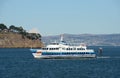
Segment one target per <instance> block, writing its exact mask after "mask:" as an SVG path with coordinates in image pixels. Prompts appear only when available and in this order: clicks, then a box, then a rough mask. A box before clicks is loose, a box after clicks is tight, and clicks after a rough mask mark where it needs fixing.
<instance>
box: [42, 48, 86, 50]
mask: <svg viewBox="0 0 120 78" xmlns="http://www.w3.org/2000/svg"><path fill="white" fill-rule="evenodd" d="M42 49H43V50H48V49H49V50H59V48H42ZM76 49H77V50H85V49H84V48H62V50H76Z"/></svg>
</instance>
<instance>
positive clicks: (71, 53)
mask: <svg viewBox="0 0 120 78" xmlns="http://www.w3.org/2000/svg"><path fill="white" fill-rule="evenodd" d="M76 54H94V53H89V52H65V53H57V52H56V53H51V52H50V53H49V52H42V55H76Z"/></svg>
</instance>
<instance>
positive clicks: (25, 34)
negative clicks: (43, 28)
mask: <svg viewBox="0 0 120 78" xmlns="http://www.w3.org/2000/svg"><path fill="white" fill-rule="evenodd" d="M9 32H11V33H18V34H21V35H22V37H23V38H24V37H27V38H28V39H31V40H37V39H41V35H40V34H39V33H28V32H26V30H25V29H23V27H22V26H20V27H16V26H14V25H11V26H9V28H7V26H6V25H5V24H0V33H9Z"/></svg>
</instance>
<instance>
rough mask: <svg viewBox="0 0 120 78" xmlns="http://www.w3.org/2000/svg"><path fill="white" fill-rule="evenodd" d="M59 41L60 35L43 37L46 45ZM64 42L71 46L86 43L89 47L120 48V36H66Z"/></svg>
mask: <svg viewBox="0 0 120 78" xmlns="http://www.w3.org/2000/svg"><path fill="white" fill-rule="evenodd" d="M59 40H60V35H56V36H44V37H42V41H43V42H45V44H49V43H50V42H53V41H59ZM64 40H65V41H66V42H67V43H70V44H71V45H79V44H80V43H85V44H87V45H88V46H120V34H97V35H96V34H78V35H76V34H64Z"/></svg>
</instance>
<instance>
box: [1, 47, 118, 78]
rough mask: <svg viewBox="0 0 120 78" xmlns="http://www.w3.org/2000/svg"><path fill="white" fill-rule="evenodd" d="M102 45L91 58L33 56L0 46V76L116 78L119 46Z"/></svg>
mask: <svg viewBox="0 0 120 78" xmlns="http://www.w3.org/2000/svg"><path fill="white" fill-rule="evenodd" d="M88 48H94V49H95V51H96V52H97V50H98V48H99V47H88ZM102 48H103V54H102V57H97V58H94V59H35V58H33V56H32V54H31V52H30V51H29V49H0V78H120V47H112V46H111V47H102Z"/></svg>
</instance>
